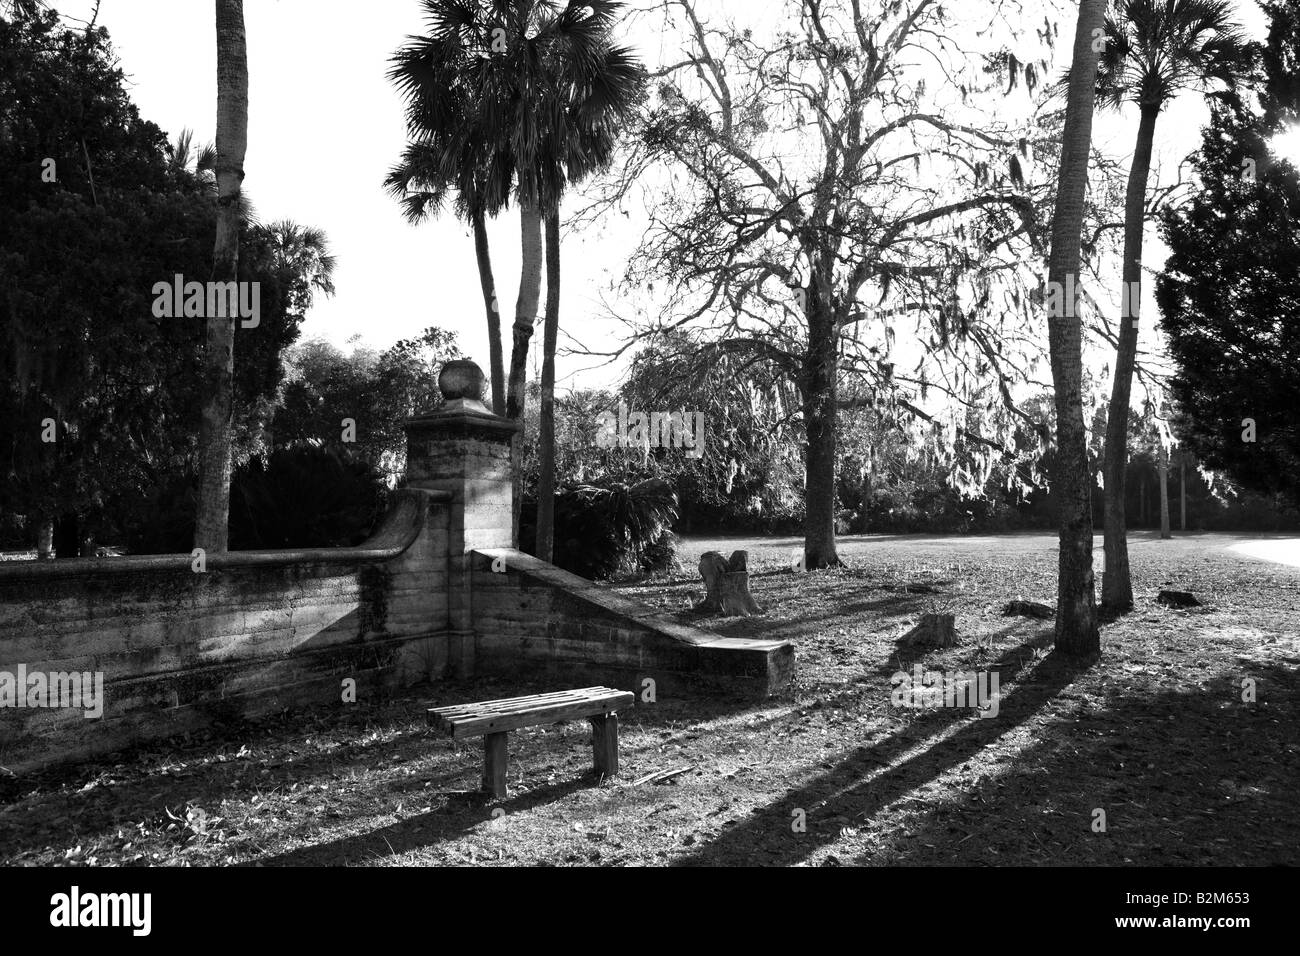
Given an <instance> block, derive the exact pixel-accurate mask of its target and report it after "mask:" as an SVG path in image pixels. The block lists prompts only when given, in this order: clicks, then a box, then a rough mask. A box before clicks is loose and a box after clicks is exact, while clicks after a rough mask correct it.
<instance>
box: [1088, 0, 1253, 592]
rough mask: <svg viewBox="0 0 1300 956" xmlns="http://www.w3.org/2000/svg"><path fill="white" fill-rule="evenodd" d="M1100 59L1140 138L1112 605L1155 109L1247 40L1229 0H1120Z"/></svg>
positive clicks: (1116, 387) (1119, 586)
mask: <svg viewBox="0 0 1300 956" xmlns="http://www.w3.org/2000/svg"><path fill="white" fill-rule="evenodd" d="M1105 30H1106V33H1105V36H1106V43H1105V49H1104V51H1103V52H1102V54H1101V61H1100V64H1099V69H1098V76H1097V87H1098V96H1099V97H1100V99H1101V101H1102V102H1103V103H1105V104H1106V105H1108V106H1111V107H1114V108H1118V107H1119V106H1120V105H1121V104H1123V103H1125V102H1131V103H1135V104H1137V107H1138V112H1139V121H1138V133H1137V145H1136V147H1135V148H1134V151H1133V164H1132V166H1131V167H1130V169H1129V178H1128V191H1127V193H1126V195H1125V200H1124V264H1123V293H1122V295H1121V297H1120V303H1121V305H1120V328H1119V337H1118V338H1119V341H1118V346H1117V348H1116V357H1115V380H1114V382H1113V383H1112V385H1111V396H1110V415H1109V417H1108V418H1107V421H1106V460H1105V465H1104V466H1103V468H1104V471H1103V474H1104V476H1105V489H1104V497H1103V500H1104V501H1105V548H1106V568H1105V572H1104V573H1103V575H1102V588H1101V602H1102V605H1103V606H1104V607H1106V608H1107V609H1108V610H1111V611H1128V610H1131V609H1132V607H1133V583H1132V579H1131V577H1130V574H1129V563H1128V541H1127V538H1126V536H1125V520H1124V518H1125V516H1124V491H1125V487H1124V485H1125V470H1126V469H1127V467H1128V419H1129V400H1130V396H1131V392H1132V386H1133V365H1134V362H1135V360H1136V358H1137V343H1138V329H1137V321H1138V312H1139V299H1140V290H1141V283H1142V234H1143V227H1144V226H1145V224H1146V191H1147V178H1148V176H1149V174H1150V171H1151V152H1152V148H1153V145H1154V141H1155V131H1156V119H1157V118H1158V117H1159V115H1160V111H1161V110H1162V109H1163V108H1164V107H1165V106H1166V105H1167V104H1168V103H1169V102H1170V101H1171V100H1172V99H1173V98H1174V97H1175V96H1177V95H1178V94H1179V93H1180V92H1182V91H1183V90H1187V89H1208V88H1209V87H1210V85H1211V84H1212V83H1213V82H1215V81H1219V82H1221V83H1223V84H1226V85H1232V84H1233V83H1234V74H1235V72H1236V71H1237V70H1238V69H1239V68H1240V66H1241V64H1242V58H1243V51H1244V46H1245V44H1244V41H1243V39H1242V37H1241V36H1240V34H1239V33H1238V32H1237V28H1236V25H1235V24H1234V23H1233V22H1232V20H1231V4H1230V3H1228V2H1227V0H1123V2H1122V3H1120V4H1119V8H1118V10H1117V12H1116V15H1115V16H1114V17H1111V18H1108V19H1107V21H1106V27H1105Z"/></svg>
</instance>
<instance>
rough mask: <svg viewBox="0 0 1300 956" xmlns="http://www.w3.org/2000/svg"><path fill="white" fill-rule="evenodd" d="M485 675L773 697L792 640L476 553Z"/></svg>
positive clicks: (790, 657)
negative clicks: (684, 614)
mask: <svg viewBox="0 0 1300 956" xmlns="http://www.w3.org/2000/svg"><path fill="white" fill-rule="evenodd" d="M472 567H473V607H474V624H475V629H476V631H477V640H476V642H475V651H474V658H475V663H476V667H477V670H478V671H479V673H489V672H490V673H495V674H512V673H520V674H524V673H526V674H530V675H536V674H538V673H545V674H548V675H550V676H552V677H553V678H554V679H555V680H556V681H557V683H563V682H565V681H568V682H569V683H571V684H582V683H599V684H606V685H609V686H611V687H617V688H619V689H621V690H631V691H634V692H638V693H639V692H640V691H641V690H643V689H644V688H645V687H646V686H647V685H646V684H645V683H644V682H645V680H646V679H647V678H649V679H651V680H653V681H654V685H653V686H654V688H655V692H656V694H661V695H662V694H698V693H701V692H716V691H721V692H723V693H733V694H741V695H745V696H748V697H759V698H761V697H767V696H770V695H773V694H778V693H781V692H782V691H785V690H786V689H788V687H789V685H790V681H791V678H792V676H793V673H794V648H793V646H792V645H791V644H790V643H789V642H788V641H764V640H747V639H744V638H727V637H722V636H720V635H718V634H715V633H712V632H710V631H703V630H700V629H698V628H693V627H687V626H684V625H681V624H678V623H676V622H674V621H671V620H668V619H666V618H664V617H663V616H661V615H660V614H659V613H657V612H654V611H651V610H649V609H647V608H644V607H642V606H640V605H638V604H636V603H635V602H633V601H629V600H628V599H626V598H624V597H622V596H620V595H618V594H615V593H613V592H612V591H610V590H609V589H608V588H606V587H603V586H601V585H599V584H594V583H593V582H591V581H588V580H586V579H584V578H580V577H578V576H577V575H575V574H570V573H569V572H567V571H562V570H560V569H559V568H557V567H554V566H553V565H550V564H546V563H545V562H542V561H539V560H537V559H536V558H534V557H532V556H530V555H527V554H524V553H523V552H520V551H514V550H510V549H504V548H496V549H483V550H478V551H475V552H474V553H473V562H472Z"/></svg>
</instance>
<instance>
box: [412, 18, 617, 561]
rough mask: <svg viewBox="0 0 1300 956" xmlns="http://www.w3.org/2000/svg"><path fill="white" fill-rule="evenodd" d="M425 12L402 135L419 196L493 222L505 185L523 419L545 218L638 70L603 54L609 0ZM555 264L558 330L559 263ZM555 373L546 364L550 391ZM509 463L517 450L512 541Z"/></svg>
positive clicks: (514, 412) (511, 398)
mask: <svg viewBox="0 0 1300 956" xmlns="http://www.w3.org/2000/svg"><path fill="white" fill-rule="evenodd" d="M423 3H424V7H425V12H426V15H427V20H428V22H429V35H428V36H427V37H414V38H411V41H410V42H409V43H408V44H407V46H406V47H405V48H404V49H403V50H402V51H400V52H399V53H398V55H397V57H396V58H395V65H394V67H393V70H392V71H391V73H390V76H391V77H392V78H393V79H394V81H395V82H396V84H397V86H398V88H399V90H400V91H401V92H402V93H403V95H404V96H405V98H406V101H407V125H408V127H409V128H410V129H411V130H412V131H413V132H416V133H418V134H421V135H422V136H423V137H424V139H423V140H422V141H424V142H428V143H430V145H431V146H432V147H433V148H432V150H431V155H430V156H428V157H427V158H428V159H429V161H430V162H429V165H428V167H426V168H427V169H429V170H432V172H433V175H431V176H429V177H427V178H424V179H423V180H422V182H423V184H424V185H425V186H426V187H427V191H428V192H430V193H431V194H434V195H437V194H438V193H439V192H440V190H443V189H445V188H446V187H447V186H450V185H454V186H455V187H456V188H457V190H458V192H459V193H460V196H461V199H462V200H464V199H465V198H466V196H467V195H468V196H470V197H471V198H472V199H473V200H474V201H475V203H476V204H481V206H482V209H483V210H484V211H485V212H488V213H491V212H493V211H495V210H498V209H500V208H502V206H503V205H504V204H505V202H506V199H507V198H508V196H509V189H508V187H509V185H510V180H511V177H513V194H514V197H515V199H516V201H517V202H518V204H519V218H520V243H521V252H522V256H521V266H520V281H519V293H518V297H517V300H516V303H515V320H514V326H513V329H512V333H513V334H512V343H511V353H510V370H509V375H508V381H507V387H506V411H505V413H506V415H507V416H508V417H510V418H513V419H521V418H522V416H523V410H524V402H525V392H524V383H525V373H526V368H527V360H528V350H529V345H530V343H531V340H532V335H533V328H534V325H535V324H536V321H537V312H538V304H539V302H540V299H541V279H542V250H543V244H542V223H543V219H544V217H545V215H547V214H554V215H556V216H558V212H559V201H560V196H561V195H562V193H563V191H564V186H565V184H566V182H575V181H577V180H579V179H581V178H583V177H584V176H586V175H587V174H589V173H590V172H591V171H592V170H593V169H595V168H598V167H599V166H600V165H602V164H604V163H606V162H608V159H609V156H610V154H611V153H612V150H613V143H614V138H615V133H616V128H617V124H618V122H619V120H620V119H621V118H622V116H623V115H624V114H625V112H626V111H627V110H628V109H630V106H631V103H632V102H633V100H634V97H635V90H636V88H637V87H639V84H640V76H641V71H640V69H639V67H638V66H637V64H636V63H635V61H634V60H633V58H632V57H631V55H630V53H629V52H628V51H627V50H625V49H622V48H618V47H613V46H611V45H610V43H609V39H608V37H609V30H610V27H611V26H612V24H613V22H614V20H615V19H616V13H617V11H618V10H619V8H620V7H621V4H619V3H616V2H611V0H568V2H567V3H566V4H565V5H564V6H563V7H561V6H560V4H559V3H557V2H555V0H423ZM467 187H468V188H467ZM555 234H556V235H557V236H558V229H556V230H555ZM554 263H555V264H554V267H553V269H551V270H550V271H551V275H550V279H551V280H552V281H553V283H554V288H555V292H556V295H555V297H554V312H555V316H554V321H556V322H558V307H559V299H558V290H559V259H558V255H557V256H556V258H555V260H554ZM552 361H553V358H552ZM553 374H554V371H553V365H552V371H551V383H552V389H553ZM519 458H520V447H519V443H518V441H516V443H515V446H514V449H513V452H512V459H513V464H514V472H515V481H516V493H515V527H516V540H517V537H518V512H519V500H520V494H519V481H520V474H521V468H520V467H519ZM539 517H540V516H539Z"/></svg>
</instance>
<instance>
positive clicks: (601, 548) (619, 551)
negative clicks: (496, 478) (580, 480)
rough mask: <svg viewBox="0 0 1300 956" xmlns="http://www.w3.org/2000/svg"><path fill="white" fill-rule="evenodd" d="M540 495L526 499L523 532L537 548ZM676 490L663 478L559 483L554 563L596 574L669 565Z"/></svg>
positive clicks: (597, 576)
mask: <svg viewBox="0 0 1300 956" xmlns="http://www.w3.org/2000/svg"><path fill="white" fill-rule="evenodd" d="M536 514H537V501H536V499H535V498H528V499H526V500H525V502H524V510H523V514H522V516H521V522H520V524H521V527H520V533H521V537H522V539H523V541H524V542H526V543H527V544H528V545H531V546H532V547H531V548H530V550H534V551H535V550H536V547H535V543H536V540H537V530H536V523H537V519H536ZM676 517H677V496H676V495H675V494H674V493H673V490H672V486H671V485H670V484H669V483H668V482H667V481H665V480H664V479H662V478H648V479H646V480H645V481H639V482H637V483H636V484H633V485H625V484H622V483H619V482H612V481H610V482H598V483H593V484H583V485H576V486H573V487H567V488H561V489H560V490H559V491H558V492H557V493H556V496H555V552H554V555H553V557H552V561H553V563H554V564H555V565H556V566H558V567H561V568H564V569H565V570H566V571H572V572H573V573H574V574H579V575H582V576H583V577H585V578H590V579H592V580H597V579H601V578H608V577H612V576H613V575H615V574H620V573H622V574H627V573H635V572H652V571H659V570H664V569H666V568H667V567H669V566H671V564H672V562H673V559H674V556H675V553H676V547H675V544H674V539H673V536H672V531H671V528H672V523H673V521H674V520H675V519H676Z"/></svg>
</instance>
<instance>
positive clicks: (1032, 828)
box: [0, 535, 1300, 865]
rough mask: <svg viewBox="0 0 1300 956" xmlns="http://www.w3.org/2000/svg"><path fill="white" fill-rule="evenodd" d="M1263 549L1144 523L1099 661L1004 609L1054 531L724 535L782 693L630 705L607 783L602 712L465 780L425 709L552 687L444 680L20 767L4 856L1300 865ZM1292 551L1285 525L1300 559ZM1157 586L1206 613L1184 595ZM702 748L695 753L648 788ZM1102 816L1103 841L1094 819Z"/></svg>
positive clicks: (1285, 599) (60, 859)
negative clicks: (95, 756)
mask: <svg viewBox="0 0 1300 956" xmlns="http://www.w3.org/2000/svg"><path fill="white" fill-rule="evenodd" d="M1243 541H1244V539H1238V538H1232V537H1229V536H1224V535H1198V536H1191V537H1185V538H1178V539H1175V540H1174V541H1172V542H1160V541H1158V540H1154V539H1153V538H1151V537H1150V536H1147V535H1136V536H1135V538H1134V542H1133V549H1132V558H1133V565H1134V574H1135V587H1136V589H1137V592H1138V594H1139V601H1138V607H1137V609H1136V610H1135V611H1134V612H1133V613H1132V614H1130V615H1127V616H1126V617H1124V618H1122V619H1121V620H1119V621H1116V622H1114V623H1111V624H1109V625H1107V626H1106V627H1105V629H1104V631H1103V647H1104V655H1103V657H1102V659H1101V660H1100V661H1098V662H1095V663H1092V664H1090V665H1076V664H1071V663H1069V662H1066V661H1061V660H1059V659H1057V658H1056V657H1055V656H1054V655H1052V654H1050V653H1049V651H1050V646H1051V634H1050V628H1045V627H1044V622H1041V621H1033V620H1024V619H1018V618H1003V617H1001V616H1000V615H999V614H998V608H999V607H1000V606H1001V604H1002V603H1003V602H1005V601H1007V600H1010V599H1013V598H1024V599H1026V600H1040V601H1046V602H1049V603H1050V602H1051V599H1052V592H1053V584H1054V580H1055V573H1056V572H1055V542H1054V540H1053V539H1052V538H1051V537H1049V536H1045V535H1010V536H998V537H993V538H914V537H902V538H868V539H853V540H849V541H846V542H845V543H844V545H843V548H842V552H841V553H842V555H843V556H844V557H845V558H846V559H847V561H848V563H849V565H850V566H849V567H848V568H845V569H843V570H838V571H833V572H819V573H816V574H809V575H800V574H795V573H792V572H790V571H789V570H788V565H789V562H790V560H791V559H792V558H793V556H794V555H795V554H796V552H797V550H798V543H797V542H795V541H793V540H792V539H785V540H782V541H765V542H752V541H751V542H739V541H725V542H720V541H694V542H690V543H689V545H688V552H687V554H686V555H685V558H686V561H687V562H688V566H693V564H694V562H695V561H696V560H698V556H699V553H700V552H701V551H703V550H706V549H711V548H717V549H719V550H724V551H726V552H728V553H729V552H730V550H731V549H732V548H733V547H744V546H748V547H749V549H750V552H751V556H750V567H751V569H752V570H753V580H752V583H753V591H754V594H755V597H756V598H757V600H758V602H759V603H760V604H761V605H763V606H764V607H765V608H767V609H768V612H769V613H768V614H767V615H766V616H765V617H763V618H754V619H749V620H739V619H736V620H726V621H714V622H703V623H709V624H711V625H712V626H713V627H714V628H715V629H717V630H719V631H721V632H723V633H727V634H732V635H735V636H754V637H758V636H773V635H779V636H783V637H788V638H790V639H791V640H793V641H794V642H795V644H796V645H797V654H798V661H799V664H798V666H799V675H798V679H797V683H796V687H795V689H794V692H793V694H792V695H791V697H790V698H789V699H785V700H775V701H768V702H765V703H761V704H755V703H752V702H743V701H727V700H664V699H662V698H661V699H660V700H659V701H658V702H657V703H655V704H653V705H644V706H638V707H637V708H636V710H635V711H634V712H630V713H627V714H624V715H622V717H623V735H622V764H623V767H622V773H621V775H620V776H619V777H618V778H617V779H615V780H607V781H599V782H598V781H594V780H592V779H591V778H590V777H589V776H587V775H586V770H587V767H588V766H589V762H590V747H589V743H588V739H589V738H588V731H587V729H586V727H585V726H582V725H577V724H573V725H561V726H557V727H552V728H537V729H533V730H527V731H520V732H515V733H513V734H511V737H510V758H511V759H510V786H511V796H510V797H509V798H508V799H507V800H505V801H504V802H501V803H499V804H485V803H482V802H480V801H478V800H475V799H472V798H466V797H462V796H460V795H458V794H457V793H456V791H469V790H472V789H473V788H475V787H476V786H477V782H478V781H477V777H478V773H479V769H480V762H481V751H480V749H479V745H478V742H477V741H469V742H466V743H463V744H452V743H450V742H448V741H445V740H440V739H437V738H434V737H433V736H432V735H430V734H429V733H428V731H427V730H426V729H425V727H424V722H423V709H424V708H425V707H426V706H429V705H430V704H431V703H437V704H445V703H453V702H457V701H465V700H474V699H485V698H490V697H501V696H508V695H511V694H515V693H528V692H533V691H539V690H546V689H554V688H552V687H548V686H541V685H538V686H522V685H519V684H508V685H506V684H501V683H496V682H489V681H479V682H473V683H470V684H465V685H450V684H440V685H438V686H437V687H436V688H431V689H430V690H429V691H428V692H427V693H426V694H423V695H420V696H418V697H411V698H407V699H398V700H389V701H375V702H370V703H363V704H359V705H353V706H345V705H340V708H341V711H340V710H324V709H323V710H318V711H314V712H312V713H308V714H297V715H293V716H287V715H286V716H281V717H277V718H275V719H273V720H268V721H263V722H259V723H257V724H254V725H241V726H238V727H217V728H213V730H212V732H211V733H210V734H207V735H205V736H204V737H203V738H202V739H192V740H189V741H181V742H177V743H174V744H172V745H169V746H167V747H165V748H164V747H156V748H152V749H149V750H144V751H140V752H137V753H134V754H131V755H129V756H123V757H119V758H117V759H116V760H115V761H113V762H103V763H98V764H93V765H87V766H83V767H79V768H74V769H71V770H64V771H59V772H54V773H50V774H47V775H42V776H37V777H30V778H25V779H22V780H15V779H12V778H8V779H5V778H3V777H0V860H2V861H3V862H5V863H9V864H15V863H16V864H51V863H55V864H57V863H65V862H66V863H72V864H101V865H102V864H128V865H130V864H136V865H145V864H154V865H157V864H171V865H175V864H182V865H183V864H194V865H202V864H208V865H211V864H234V863H239V864H271V865H274V864H420V865H447V864H451V865H457V864H460V865H471V864H477V865H509V864H583V865H637V864H662V863H672V864H687V865H689V864H702V865H735V864H742V863H758V864H778V865H793V864H812V865H838V864H844V865H851V864H943V863H968V864H1051V863H1083V864H1120V863H1130V862H1131V863H1143V864H1156V865H1161V864H1210V863H1214V864H1229V865H1239V864H1277V863H1286V864H1295V863H1297V862H1300V850H1298V849H1297V847H1300V802H1298V801H1297V800H1296V795H1295V787H1296V781H1297V780H1300V731H1298V728H1300V722H1298V721H1297V716H1300V715H1298V714H1297V703H1298V701H1300V677H1298V676H1297V664H1298V663H1300V637H1298V634H1297V630H1298V628H1300V567H1293V566H1289V565H1286V564H1278V563H1270V562H1265V561H1261V560H1255V559H1252V558H1249V557H1246V556H1245V555H1244V554H1243V553H1242V552H1241V551H1236V550H1232V548H1234V547H1236V546H1238V545H1240V544H1242V542H1243ZM1298 545H1300V543H1298V542H1294V541H1292V542H1290V543H1287V542H1280V540H1279V539H1271V540H1270V539H1265V547H1266V548H1267V549H1269V550H1268V553H1269V554H1270V555H1272V556H1274V557H1277V556H1280V557H1281V559H1282V560H1290V559H1291V557H1290V556H1300V546H1298ZM1247 547H1253V545H1248V546H1247ZM917 585H925V587H919V588H918V587H917ZM1161 586H1176V587H1178V588H1181V589H1185V590H1191V591H1193V592H1195V593H1196V594H1197V596H1198V597H1200V598H1201V599H1202V600H1203V601H1205V602H1206V606H1205V607H1203V608H1198V609H1193V610H1190V611H1175V610H1169V609H1166V608H1164V607H1162V606H1160V605H1158V604H1156V603H1154V597H1155V593H1156V591H1157V590H1158V588H1159V587H1161ZM622 590H623V591H624V592H625V593H628V594H630V595H633V596H636V597H638V598H640V599H641V600H644V601H647V602H649V603H650V604H652V605H655V604H658V605H660V606H662V607H664V608H665V609H668V610H672V611H675V612H676V613H678V614H679V616H680V617H681V619H683V620H692V618H691V617H690V615H689V614H688V613H687V612H685V611H684V610H681V609H684V608H685V607H686V606H687V604H688V603H689V599H690V598H691V597H692V596H698V595H699V593H700V590H701V589H700V586H699V583H698V576H697V575H695V574H694V571H693V570H690V571H684V572H683V573H682V574H681V575H679V576H678V577H677V578H675V579H673V580H668V581H664V582H657V583H653V584H648V585H640V586H635V587H626V588H623V589H622ZM931 610H947V611H950V612H952V613H955V614H956V615H957V629H958V634H959V637H960V640H959V643H958V646H956V647H953V648H948V649H944V650H930V649H925V648H918V647H915V646H912V645H910V644H909V643H908V642H907V641H906V639H905V638H904V636H903V635H904V634H905V633H906V631H907V630H908V628H909V626H910V625H911V624H912V623H913V622H914V621H915V620H916V618H917V617H918V616H919V615H920V614H921V613H922V612H925V611H931ZM697 623H701V622H698V621H697ZM1047 623H1049V624H1050V622H1047ZM914 663H921V664H923V665H924V666H925V667H926V668H927V669H936V670H945V671H953V670H975V671H982V670H987V671H993V670H996V671H997V672H998V674H999V679H1000V690H1001V700H1000V707H999V712H998V715H997V716H996V717H990V718H986V719H982V718H979V717H978V716H976V715H975V713H974V712H973V711H972V710H968V709H942V708H941V709H928V710H923V711H919V712H918V711H915V710H909V709H906V708H900V707H895V706H893V705H892V704H891V701H890V676H891V675H892V674H893V673H894V672H895V671H896V670H898V669H900V668H902V669H910V668H911V666H912V665H913V664H914ZM1245 678H1250V679H1253V680H1254V681H1255V682H1256V688H1257V698H1258V699H1257V700H1256V701H1255V702H1253V703H1244V702H1243V701H1242V690H1241V683H1242V680H1243V679H1245ZM683 767H693V768H694V769H692V770H691V771H690V772H688V773H685V774H682V775H680V776H677V777H676V778H674V779H673V780H671V781H669V782H667V783H664V784H662V785H656V784H654V783H653V782H647V783H642V784H640V785H635V781H637V780H638V779H640V778H642V777H645V776H647V775H649V774H651V773H653V772H655V771H661V770H673V769H680V768H683ZM1098 809H1101V810H1104V811H1105V814H1106V824H1107V827H1106V830H1105V832H1094V829H1093V825H1094V819H1095V815H1094V811H1096V810H1098ZM799 811H802V813H799ZM801 817H802V818H803V819H805V820H806V829H805V830H804V832H795V829H794V828H793V827H792V824H793V823H794V822H795V821H796V820H798V819H800V818H801Z"/></svg>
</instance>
